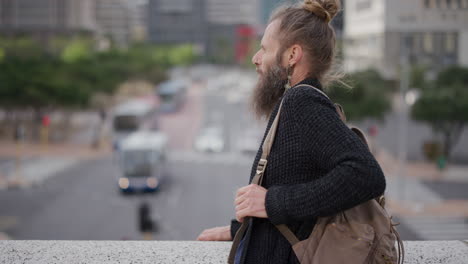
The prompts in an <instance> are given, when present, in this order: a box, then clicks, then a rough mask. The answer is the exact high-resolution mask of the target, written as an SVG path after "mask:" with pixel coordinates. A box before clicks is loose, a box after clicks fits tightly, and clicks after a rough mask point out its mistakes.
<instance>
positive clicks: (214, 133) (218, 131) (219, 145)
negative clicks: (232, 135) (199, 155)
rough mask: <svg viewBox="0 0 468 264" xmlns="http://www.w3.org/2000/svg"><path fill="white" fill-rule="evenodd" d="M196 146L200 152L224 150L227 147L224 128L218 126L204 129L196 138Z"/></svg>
mask: <svg viewBox="0 0 468 264" xmlns="http://www.w3.org/2000/svg"><path fill="white" fill-rule="evenodd" d="M194 147H195V150H197V151H200V152H222V151H223V150H224V147H225V144H224V139H223V129H222V128H221V127H218V126H210V127H206V128H204V129H202V131H201V132H200V134H199V135H198V137H197V138H196V140H195V144H194Z"/></svg>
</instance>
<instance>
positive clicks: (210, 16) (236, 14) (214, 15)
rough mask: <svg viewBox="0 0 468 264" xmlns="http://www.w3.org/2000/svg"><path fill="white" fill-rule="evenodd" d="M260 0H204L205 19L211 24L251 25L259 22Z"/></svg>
mask: <svg viewBox="0 0 468 264" xmlns="http://www.w3.org/2000/svg"><path fill="white" fill-rule="evenodd" d="M259 13H260V0H238V1H232V0H206V15H207V20H208V22H209V23H211V24H223V25H239V24H245V25H251V26H257V25H259V24H260V23H261V18H260V16H259Z"/></svg>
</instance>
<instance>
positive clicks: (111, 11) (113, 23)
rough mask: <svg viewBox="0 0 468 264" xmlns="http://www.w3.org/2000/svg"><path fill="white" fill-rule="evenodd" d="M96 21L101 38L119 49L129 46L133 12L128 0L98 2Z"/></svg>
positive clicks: (99, 0) (102, 0)
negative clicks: (106, 39)
mask: <svg viewBox="0 0 468 264" xmlns="http://www.w3.org/2000/svg"><path fill="white" fill-rule="evenodd" d="M96 20H97V23H98V25H99V34H100V35H101V36H104V37H106V38H109V39H110V40H111V41H112V42H113V43H114V44H116V45H117V46H119V47H124V46H127V45H128V44H129V42H130V39H131V35H130V26H131V12H130V8H129V6H128V3H127V1H126V0H97V1H96Z"/></svg>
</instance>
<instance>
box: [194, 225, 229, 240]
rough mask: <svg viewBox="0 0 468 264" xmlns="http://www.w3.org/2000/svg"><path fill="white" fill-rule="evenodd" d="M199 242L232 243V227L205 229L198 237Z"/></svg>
mask: <svg viewBox="0 0 468 264" xmlns="http://www.w3.org/2000/svg"><path fill="white" fill-rule="evenodd" d="M197 240H198V241H231V240H232V237H231V227H230V226H221V227H215V228H210V229H205V230H203V232H201V234H200V235H199V236H198V237H197Z"/></svg>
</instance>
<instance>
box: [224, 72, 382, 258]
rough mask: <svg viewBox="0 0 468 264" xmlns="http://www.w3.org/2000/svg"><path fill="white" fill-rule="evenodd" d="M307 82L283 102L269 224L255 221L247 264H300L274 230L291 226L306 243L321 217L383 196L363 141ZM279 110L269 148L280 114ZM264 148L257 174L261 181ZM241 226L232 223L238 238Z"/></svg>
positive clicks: (267, 183) (270, 172) (270, 178)
mask: <svg viewBox="0 0 468 264" xmlns="http://www.w3.org/2000/svg"><path fill="white" fill-rule="evenodd" d="M300 84H310V85H313V86H314V87H317V88H319V89H321V86H320V83H318V81H317V80H315V79H306V80H304V81H302V82H301V83H299V84H298V85H296V86H295V87H292V88H290V89H289V90H287V91H286V92H285V94H284V95H283V98H282V99H284V102H283V107H282V110H281V113H280V119H279V124H278V130H277V132H276V138H275V141H274V143H273V146H272V149H271V153H270V156H269V157H268V165H267V168H266V171H265V174H264V178H263V184H262V186H263V187H265V188H266V189H267V194H266V200H265V208H266V212H267V215H268V218H252V219H251V222H250V225H249V228H248V230H247V232H246V234H245V245H244V248H243V252H242V257H241V263H257V264H258V263H299V262H298V260H297V258H296V256H295V254H294V252H293V251H292V248H291V245H290V244H289V242H288V241H287V240H286V239H285V238H284V237H283V235H282V234H281V233H280V232H279V231H278V230H277V229H276V227H275V226H274V225H278V224H286V225H288V227H289V228H290V229H291V231H292V232H294V233H295V234H296V236H297V237H298V238H299V239H300V240H303V239H306V238H307V237H308V236H309V235H310V234H311V232H312V229H313V227H314V225H315V223H316V219H317V218H318V217H324V216H330V215H333V214H336V213H338V212H340V211H344V210H347V209H350V208H352V207H354V206H356V205H358V204H361V203H363V202H365V201H368V200H371V199H373V198H376V197H378V196H380V195H382V194H383V193H384V191H385V185H386V183H385V177H384V175H383V172H382V170H381V168H380V166H379V164H378V163H377V161H376V160H375V158H374V157H373V155H372V154H371V153H370V152H369V149H368V147H367V146H366V145H365V144H364V143H363V141H362V140H361V139H360V138H359V137H358V136H357V135H355V134H354V132H352V131H351V130H350V129H349V128H348V127H347V126H346V125H345V124H344V123H343V122H342V121H341V120H340V118H339V116H338V114H337V112H336V110H335V107H334V105H333V103H332V102H331V101H330V100H329V99H328V98H326V97H325V96H324V95H323V94H321V93H320V92H318V91H316V90H315V89H313V88H311V87H308V86H301V85H300ZM278 108H279V102H278V104H277V105H276V107H275V108H274V110H273V112H272V114H271V116H270V118H269V122H268V125H267V128H266V131H265V134H264V137H263V140H262V144H263V141H264V140H265V137H266V135H267V133H268V130H269V129H270V127H271V125H272V123H273V120H274V118H275V116H276V113H277V112H278ZM261 153H262V148H261V146H260V148H259V150H258V152H257V155H256V158H255V161H254V163H253V166H252V171H251V175H250V181H249V182H251V181H252V178H253V177H254V175H255V170H256V167H257V163H258V161H259V159H260V156H261ZM239 226H240V224H239V223H238V222H237V221H235V220H233V221H232V222H231V235H232V237H234V235H235V232H236V231H237V229H238V228H239Z"/></svg>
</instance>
